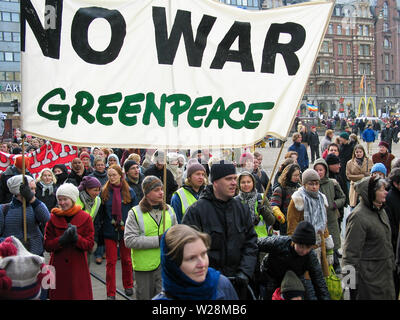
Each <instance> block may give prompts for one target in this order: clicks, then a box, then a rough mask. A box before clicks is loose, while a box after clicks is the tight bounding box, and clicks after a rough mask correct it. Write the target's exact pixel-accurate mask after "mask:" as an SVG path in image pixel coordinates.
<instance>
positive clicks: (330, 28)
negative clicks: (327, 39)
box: [328, 23, 333, 34]
mask: <svg viewBox="0 0 400 320" xmlns="http://www.w3.org/2000/svg"><path fill="white" fill-rule="evenodd" d="M328 33H329V34H333V26H332V23H330V24H329V26H328Z"/></svg>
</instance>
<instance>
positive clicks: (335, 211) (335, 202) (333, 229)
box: [314, 159, 346, 250]
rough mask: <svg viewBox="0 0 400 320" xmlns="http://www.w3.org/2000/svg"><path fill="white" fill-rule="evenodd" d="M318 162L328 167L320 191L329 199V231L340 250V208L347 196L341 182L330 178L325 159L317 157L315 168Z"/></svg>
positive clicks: (327, 212)
mask: <svg viewBox="0 0 400 320" xmlns="http://www.w3.org/2000/svg"><path fill="white" fill-rule="evenodd" d="M317 164H322V165H323V166H324V167H325V169H326V175H325V177H323V178H322V179H321V180H320V187H319V191H321V192H322V193H323V194H324V195H325V196H326V198H327V200H328V208H327V209H326V214H327V218H328V231H329V234H330V235H332V238H333V243H334V244H335V247H334V249H335V250H338V249H340V247H341V242H340V229H339V223H338V218H339V209H341V208H343V207H344V205H345V203H346V196H345V194H344V193H343V191H342V188H340V185H339V183H338V182H337V181H336V180H335V179H330V178H329V168H328V165H327V163H326V161H325V160H324V159H317V160H316V161H315V163H314V168H315V166H316V165H317Z"/></svg>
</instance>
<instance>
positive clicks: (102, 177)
mask: <svg viewBox="0 0 400 320" xmlns="http://www.w3.org/2000/svg"><path fill="white" fill-rule="evenodd" d="M89 177H95V178H97V180H99V181H100V183H101V186H104V185H105V184H106V182H107V181H108V176H107V171H105V170H104V172H103V173H101V172H98V171H97V170H94V171H93V172H92V173H91V174H89Z"/></svg>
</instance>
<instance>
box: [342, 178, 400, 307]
mask: <svg viewBox="0 0 400 320" xmlns="http://www.w3.org/2000/svg"><path fill="white" fill-rule="evenodd" d="M368 182H369V178H364V179H362V180H361V181H359V182H358V183H357V184H356V185H355V189H356V192H358V194H359V195H360V198H361V199H360V203H359V204H358V205H357V206H356V207H355V208H354V210H353V211H352V213H351V214H350V215H349V217H348V218H347V225H346V238H345V243H344V246H343V261H342V262H343V265H345V266H346V265H351V266H353V267H354V268H355V271H356V289H357V300H381V299H383V300H394V299H395V298H396V297H395V289H394V282H393V271H394V267H395V265H394V254H393V248H392V242H391V228H390V223H389V219H388V217H387V215H386V212H385V210H384V209H383V208H380V209H377V208H376V207H374V206H373V205H372V203H371V200H370V199H369V198H368Z"/></svg>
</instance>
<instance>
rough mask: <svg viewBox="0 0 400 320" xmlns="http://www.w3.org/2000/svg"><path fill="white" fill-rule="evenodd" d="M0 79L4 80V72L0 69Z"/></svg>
mask: <svg viewBox="0 0 400 320" xmlns="http://www.w3.org/2000/svg"><path fill="white" fill-rule="evenodd" d="M0 81H6V73H5V71H0Z"/></svg>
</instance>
